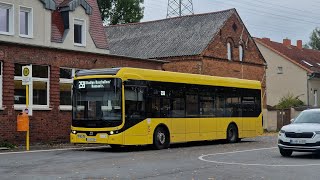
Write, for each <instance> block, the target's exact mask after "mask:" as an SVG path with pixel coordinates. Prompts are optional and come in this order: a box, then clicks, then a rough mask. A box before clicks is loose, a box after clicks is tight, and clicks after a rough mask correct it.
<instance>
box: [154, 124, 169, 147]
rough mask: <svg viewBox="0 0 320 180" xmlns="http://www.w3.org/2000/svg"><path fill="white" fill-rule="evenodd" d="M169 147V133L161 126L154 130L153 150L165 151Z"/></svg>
mask: <svg viewBox="0 0 320 180" xmlns="http://www.w3.org/2000/svg"><path fill="white" fill-rule="evenodd" d="M169 145H170V137H169V132H168V131H167V130H166V129H165V128H164V127H162V126H159V127H157V128H156V130H155V131H154V134H153V146H154V148H155V149H165V148H168V147H169Z"/></svg>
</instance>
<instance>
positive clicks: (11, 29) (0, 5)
mask: <svg viewBox="0 0 320 180" xmlns="http://www.w3.org/2000/svg"><path fill="white" fill-rule="evenodd" d="M6 7H7V8H6ZM0 8H6V9H9V31H8V32H6V31H0V34H3V35H14V4H10V3H4V2H0Z"/></svg>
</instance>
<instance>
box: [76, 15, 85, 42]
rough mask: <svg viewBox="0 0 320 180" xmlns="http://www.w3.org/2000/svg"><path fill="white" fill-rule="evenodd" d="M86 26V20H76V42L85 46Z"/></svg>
mask: <svg viewBox="0 0 320 180" xmlns="http://www.w3.org/2000/svg"><path fill="white" fill-rule="evenodd" d="M85 35H86V26H85V21H84V20H79V19H75V20H74V44H75V45H77V46H85V45H86V44H85V42H86V36H85Z"/></svg>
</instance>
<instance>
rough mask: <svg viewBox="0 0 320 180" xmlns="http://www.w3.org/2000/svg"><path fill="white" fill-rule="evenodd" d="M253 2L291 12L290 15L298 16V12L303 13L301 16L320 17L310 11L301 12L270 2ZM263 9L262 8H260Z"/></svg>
mask: <svg viewBox="0 0 320 180" xmlns="http://www.w3.org/2000/svg"><path fill="white" fill-rule="evenodd" d="M253 2H257V3H261V4H263V5H269V6H271V7H276V8H278V9H281V11H287V12H290V13H293V15H296V14H297V11H298V12H300V13H303V14H301V15H303V16H309V14H314V15H316V16H320V14H317V13H315V12H313V11H308V10H301V9H296V8H291V7H288V6H283V5H280V4H275V3H270V2H265V1H261V0H255V1H253ZM250 3H252V1H250ZM260 7H261V6H260ZM288 9H291V10H294V11H290V10H288Z"/></svg>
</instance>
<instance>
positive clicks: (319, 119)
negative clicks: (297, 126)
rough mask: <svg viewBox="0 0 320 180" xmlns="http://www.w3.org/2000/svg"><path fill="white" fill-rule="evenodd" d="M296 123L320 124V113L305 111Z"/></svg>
mask: <svg viewBox="0 0 320 180" xmlns="http://www.w3.org/2000/svg"><path fill="white" fill-rule="evenodd" d="M294 123H320V111H303V112H302V113H300V114H299V116H298V117H297V118H296V119H295V121H294Z"/></svg>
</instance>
